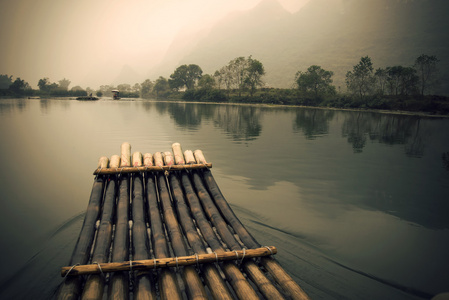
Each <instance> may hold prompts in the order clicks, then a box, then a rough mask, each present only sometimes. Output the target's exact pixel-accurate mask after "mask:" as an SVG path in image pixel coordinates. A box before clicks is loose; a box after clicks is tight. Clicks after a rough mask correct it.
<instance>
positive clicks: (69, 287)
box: [57, 158, 107, 300]
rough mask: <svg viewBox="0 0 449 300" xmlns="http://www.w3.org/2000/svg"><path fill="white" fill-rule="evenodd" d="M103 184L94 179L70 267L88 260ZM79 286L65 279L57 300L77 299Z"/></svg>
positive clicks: (78, 280) (102, 163)
mask: <svg viewBox="0 0 449 300" xmlns="http://www.w3.org/2000/svg"><path fill="white" fill-rule="evenodd" d="M104 166H105V160H104V159H103V158H101V159H100V165H99V167H100V168H101V167H104ZM106 166H107V164H106ZM104 182H105V178H104V177H103V176H99V177H97V178H95V180H94V183H93V185H92V192H91V194H90V199H89V204H88V206H87V211H86V216H85V217H84V223H83V226H82V227H81V232H80V235H79V237H78V241H77V243H76V245H75V249H74V250H73V253H72V258H71V259H70V263H69V264H70V265H72V266H73V265H76V264H86V263H87V261H88V260H89V256H90V251H91V248H92V243H93V240H94V237H95V223H96V222H97V219H98V215H99V213H100V205H101V200H102V198H103V190H104ZM81 284H82V278H80V277H70V278H69V277H67V278H66V279H65V280H64V282H63V283H62V284H61V286H60V288H59V291H58V297H57V298H58V299H64V300H69V299H78V298H79V296H80V293H81Z"/></svg>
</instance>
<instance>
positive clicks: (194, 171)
mask: <svg viewBox="0 0 449 300" xmlns="http://www.w3.org/2000/svg"><path fill="white" fill-rule="evenodd" d="M172 150H173V152H164V153H161V152H157V153H155V154H154V155H151V154H149V153H146V154H144V155H142V154H141V153H140V152H135V153H133V155H132V159H131V146H130V145H129V144H128V143H123V144H122V145H121V155H120V156H118V155H113V156H112V157H111V159H110V161H109V159H108V158H106V157H101V158H100V160H99V165H98V168H97V169H96V170H95V172H94V175H96V177H95V180H94V183H93V186H92V192H91V195H90V200H89V204H88V207H87V211H86V216H85V219H84V223H83V225H82V228H81V232H80V235H79V238H78V241H77V244H76V246H75V249H74V251H73V254H72V257H71V260H70V262H69V265H68V266H66V267H63V268H62V269H61V276H63V277H64V279H63V281H62V283H61V285H60V287H59V288H58V291H57V299H170V300H171V299H245V300H246V299H264V298H265V299H309V298H308V296H307V295H306V293H305V292H304V291H303V290H302V289H301V288H300V286H299V285H298V284H297V283H296V282H295V281H293V279H292V278H291V277H290V276H289V275H288V274H287V273H286V272H285V270H284V269H283V268H282V267H281V266H280V265H279V263H278V262H277V261H276V260H275V258H274V257H273V255H274V254H276V252H277V249H276V248H275V247H273V246H262V245H260V244H259V243H258V242H257V241H256V240H255V239H254V238H253V237H252V236H251V234H250V233H249V232H248V231H247V230H246V229H245V227H244V226H243V225H242V223H241V222H240V221H239V219H238V218H237V217H236V215H235V214H234V212H233V211H232V209H231V208H230V206H229V204H228V203H227V201H226V199H225V198H224V197H223V195H222V193H221V191H220V189H219V188H218V186H217V184H216V182H215V180H214V178H213V176H212V173H211V171H210V170H209V169H210V168H211V167H212V164H210V163H207V162H206V160H205V158H204V155H203V153H202V152H201V150H196V151H195V152H192V151H190V150H187V151H185V152H184V153H183V152H182V149H181V146H180V144H179V143H174V144H173V145H172Z"/></svg>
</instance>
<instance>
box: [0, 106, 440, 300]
mask: <svg viewBox="0 0 449 300" xmlns="http://www.w3.org/2000/svg"><path fill="white" fill-rule="evenodd" d="M0 133H1V143H0V165H1V166H2V168H1V171H0V176H1V177H0V201H1V210H0V228H1V230H0V241H1V248H0V265H1V266H2V268H1V271H0V298H1V299H48V298H50V297H51V295H52V294H53V292H54V290H55V289H56V288H57V285H58V284H59V283H60V282H61V278H60V277H59V271H60V267H61V266H65V265H67V264H68V261H69V259H70V256H71V253H72V250H73V247H74V244H75V242H76V239H77V237H78V234H79V230H80V227H81V225H82V221H83V218H84V211H85V209H86V206H87V202H88V199H89V195H90V190H91V186H92V182H93V176H92V175H91V174H92V172H93V170H94V169H95V168H96V166H97V161H98V158H99V157H100V156H102V155H106V156H109V157H110V156H111V155H113V154H119V151H120V144H121V143H122V142H125V141H127V142H129V143H131V145H132V151H142V152H151V153H154V152H157V151H168V150H170V149H171V144H172V143H173V142H179V143H181V145H182V147H183V149H184V150H187V149H191V150H195V149H202V150H203V152H204V154H205V156H206V158H207V159H208V161H210V162H212V163H213V169H212V172H213V174H214V177H215V179H216V181H217V182H218V184H219V186H220V188H221V190H222V192H223V193H224V195H225V197H226V198H227V200H228V202H230V204H231V206H232V207H233V209H234V211H235V212H236V214H237V215H238V217H239V218H240V219H241V220H242V222H243V223H244V224H245V226H247V228H248V229H249V231H250V232H251V233H252V234H253V235H254V236H255V237H256V239H257V240H258V241H259V242H260V243H262V244H265V245H274V246H276V247H277V248H278V251H279V253H278V254H277V258H278V260H279V261H280V263H281V264H282V265H283V266H284V268H285V269H286V270H287V271H288V272H289V273H290V274H291V275H292V277H294V279H295V280H296V281H297V282H298V283H300V285H301V286H302V287H303V288H304V289H305V291H306V292H307V293H308V294H309V295H310V296H311V297H312V299H422V298H424V299H425V298H430V297H431V296H433V295H434V294H436V293H439V292H443V291H449V255H448V253H449V119H437V118H423V117H415V116H399V115H387V114H378V113H368V112H348V111H333V110H319V109H304V108H274V107H270V108H265V107H256V106H232V105H213V104H183V103H164V102H155V101H141V100H135V101H129V100H128V101H108V100H100V101H96V102H80V101H69V100H57V99H48V100H44V99H43V100H27V99H26V100H25V99H1V100H0Z"/></svg>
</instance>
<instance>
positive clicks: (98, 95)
mask: <svg viewBox="0 0 449 300" xmlns="http://www.w3.org/2000/svg"><path fill="white" fill-rule="evenodd" d="M95 94H96V95H97V97H103V92H102V91H97V92H96V93H95Z"/></svg>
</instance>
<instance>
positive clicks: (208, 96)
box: [182, 88, 228, 102]
mask: <svg viewBox="0 0 449 300" xmlns="http://www.w3.org/2000/svg"><path fill="white" fill-rule="evenodd" d="M182 99H183V100H188V101H206V102H226V101H227V100H228V98H227V96H226V94H225V92H224V91H223V90H217V89H209V88H202V89H198V90H187V91H185V93H184V94H183V96H182Z"/></svg>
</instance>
